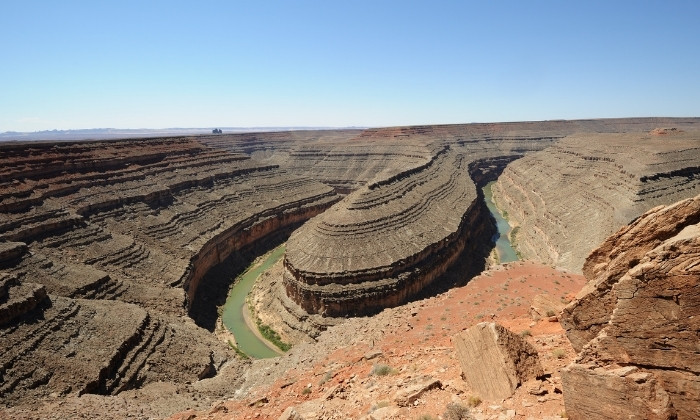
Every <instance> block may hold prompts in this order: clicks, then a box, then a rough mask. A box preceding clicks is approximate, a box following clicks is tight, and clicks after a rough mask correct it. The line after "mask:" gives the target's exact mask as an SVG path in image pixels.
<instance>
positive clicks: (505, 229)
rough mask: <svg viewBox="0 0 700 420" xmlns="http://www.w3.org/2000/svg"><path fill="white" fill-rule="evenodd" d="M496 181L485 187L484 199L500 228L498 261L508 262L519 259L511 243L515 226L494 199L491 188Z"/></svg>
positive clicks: (501, 262) (496, 237)
mask: <svg viewBox="0 0 700 420" xmlns="http://www.w3.org/2000/svg"><path fill="white" fill-rule="evenodd" d="M493 184H494V182H493V181H492V182H489V183H488V184H486V186H485V187H484V189H483V191H484V201H486V207H488V209H489V211H490V212H491V216H493V218H494V219H495V220H496V227H497V229H498V233H497V236H495V237H494V242H495V243H496V247H495V251H496V255H497V257H498V263H499V264H503V263H508V262H513V261H519V260H520V258H519V257H518V253H517V251H516V250H515V248H513V246H512V244H511V238H512V237H511V234H512V233H513V228H512V227H511V225H510V223H509V222H508V219H507V214H504V213H503V212H502V211H501V209H499V208H498V206H497V205H496V202H495V201H494V199H493V192H492V190H491V188H492V187H493Z"/></svg>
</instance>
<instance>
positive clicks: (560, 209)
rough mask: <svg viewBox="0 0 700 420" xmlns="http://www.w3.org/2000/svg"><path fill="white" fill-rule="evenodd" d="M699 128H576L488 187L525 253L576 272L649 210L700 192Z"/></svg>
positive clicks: (510, 168)
mask: <svg viewBox="0 0 700 420" xmlns="http://www.w3.org/2000/svg"><path fill="white" fill-rule="evenodd" d="M698 162H700V132H697V131H692V132H691V131H688V132H678V131H676V134H673V135H668V136H660V135H656V134H650V133H639V134H578V135H572V136H569V137H567V138H565V139H563V140H561V141H559V142H557V143H556V144H555V145H553V146H552V147H549V148H547V149H545V150H543V151H540V152H537V153H533V154H530V155H528V156H526V157H524V158H523V159H520V160H518V161H516V162H513V163H512V164H511V165H509V166H508V168H507V169H506V170H505V171H504V172H503V175H502V176H501V177H500V178H499V180H498V182H497V183H496V185H495V186H494V188H493V191H494V198H495V200H496V201H497V203H498V205H499V206H500V207H501V208H503V209H505V210H506V212H507V214H508V218H509V219H510V222H511V223H512V224H514V225H516V226H518V230H517V234H516V236H515V244H516V247H517V249H518V250H519V251H520V253H521V254H522V255H523V257H524V258H528V259H535V260H538V261H542V262H544V263H548V264H554V265H557V266H561V267H565V268H568V269H570V270H576V271H579V272H580V270H581V268H582V266H583V261H584V259H585V258H586V256H587V255H588V253H589V252H590V251H591V250H592V249H593V248H594V247H595V246H596V245H597V244H599V243H600V242H602V241H603V240H604V239H605V238H606V237H607V236H608V235H610V234H611V233H613V232H615V231H616V230H617V229H619V228H620V227H621V226H623V225H626V224H627V223H629V222H630V221H632V220H633V219H634V218H636V217H637V216H639V215H640V214H642V213H644V212H645V211H646V210H648V209H650V208H652V207H655V206H657V205H660V204H670V203H673V202H675V201H678V200H680V199H683V198H687V197H691V196H694V195H696V194H697V193H698V192H699V191H700V166H699V165H700V164H699V163H698Z"/></svg>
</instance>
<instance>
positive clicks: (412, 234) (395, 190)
mask: <svg viewBox="0 0 700 420" xmlns="http://www.w3.org/2000/svg"><path fill="white" fill-rule="evenodd" d="M480 207H481V206H480V204H479V202H478V201H477V193H476V188H475V186H474V184H473V183H472V182H471V181H470V179H469V176H468V173H467V161H466V158H465V156H464V155H462V154H459V153H455V152H453V151H450V150H449V149H448V148H445V149H442V150H441V151H439V152H438V153H436V155H435V156H434V157H433V158H432V159H431V160H429V161H428V162H426V163H424V164H423V165H422V166H420V167H418V168H414V169H410V170H408V171H406V172H405V173H404V174H400V175H398V176H395V177H392V178H389V179H386V180H383V181H381V182H377V183H372V184H369V185H368V186H367V187H366V188H363V189H361V190H358V191H356V192H355V193H353V194H351V195H350V196H348V197H347V198H346V199H345V200H344V201H342V202H341V203H339V204H337V205H336V206H334V207H332V208H331V209H329V210H328V211H326V212H325V213H324V214H323V216H322V217H318V218H314V219H312V220H311V221H309V222H307V223H306V224H305V225H304V226H303V227H302V228H300V229H298V230H297V231H295V232H294V234H292V236H291V237H290V238H289V241H288V244H287V252H286V255H285V259H284V266H285V272H284V284H285V288H286V290H287V294H288V295H289V296H290V297H291V298H292V299H293V300H294V301H295V302H297V303H298V304H299V305H300V306H301V307H302V308H303V309H304V310H306V311H307V312H309V313H320V314H324V315H327V316H342V315H348V314H351V315H360V314H366V313H372V312H376V311H378V310H381V309H383V308H384V307H388V306H396V305H398V304H401V303H403V302H405V301H406V300H407V299H408V298H410V297H411V296H414V295H416V294H417V293H419V292H420V291H421V290H423V289H424V288H425V287H426V286H427V285H428V284H430V283H431V282H433V281H434V280H435V279H436V278H437V277H438V276H439V275H440V274H442V273H443V272H444V271H445V270H446V269H447V267H449V266H450V265H451V264H452V262H453V261H454V259H455V258H456V256H457V255H459V254H460V252H461V251H462V249H463V248H464V245H465V242H466V237H467V234H466V232H467V230H468V229H469V227H470V226H471V225H473V224H476V223H475V222H476V219H477V218H478V217H479V216H480V213H479V208H480Z"/></svg>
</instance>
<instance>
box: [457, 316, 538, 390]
mask: <svg viewBox="0 0 700 420" xmlns="http://www.w3.org/2000/svg"><path fill="white" fill-rule="evenodd" d="M452 344H453V345H454V346H455V351H456V353H457V359H459V363H460V365H461V366H462V375H463V377H464V378H465V379H466V381H467V383H469V386H470V388H471V389H472V390H473V391H474V392H476V393H478V395H480V396H481V397H483V398H486V399H488V400H491V401H500V400H503V399H505V398H508V397H510V396H511V395H513V392H515V389H516V388H517V387H518V386H520V385H521V384H523V383H525V382H527V381H528V380H530V379H536V378H537V377H540V376H542V375H543V374H544V370H543V369H542V365H541V364H540V361H539V356H538V355H537V350H535V348H534V347H532V345H530V344H529V343H528V342H527V341H525V340H524V339H523V338H522V337H520V336H518V335H516V334H513V333H512V332H510V331H508V330H507V329H505V328H504V327H503V326H501V325H499V324H496V323H493V322H491V323H487V322H481V323H479V324H477V325H474V326H473V327H471V328H469V329H468V330H466V331H464V332H461V333H459V334H457V335H455V336H453V337H452Z"/></svg>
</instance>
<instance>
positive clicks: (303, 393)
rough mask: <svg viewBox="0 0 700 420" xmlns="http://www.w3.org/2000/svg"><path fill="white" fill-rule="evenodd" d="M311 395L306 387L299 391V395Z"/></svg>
mask: <svg viewBox="0 0 700 420" xmlns="http://www.w3.org/2000/svg"><path fill="white" fill-rule="evenodd" d="M309 394H311V388H309V387H308V386H305V387H304V389H302V390H301V395H309Z"/></svg>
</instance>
